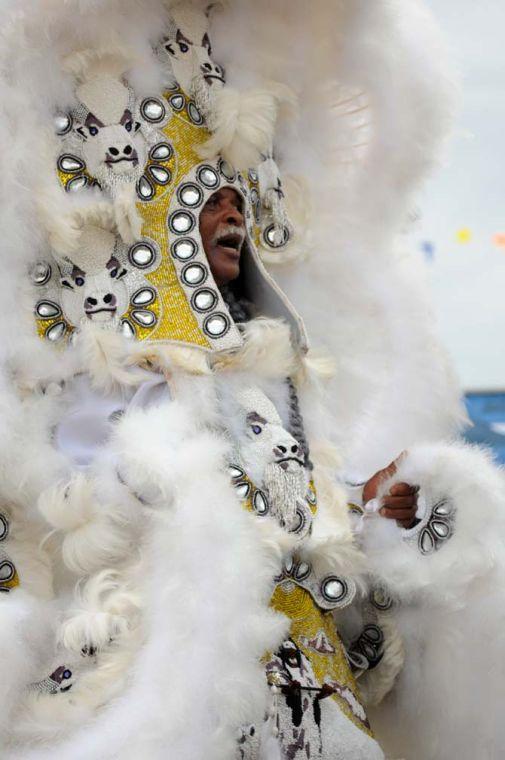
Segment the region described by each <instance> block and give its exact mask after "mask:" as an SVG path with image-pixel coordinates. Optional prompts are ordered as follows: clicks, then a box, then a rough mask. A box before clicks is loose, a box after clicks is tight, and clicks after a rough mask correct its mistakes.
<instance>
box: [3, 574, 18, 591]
mask: <svg viewBox="0 0 505 760" xmlns="http://www.w3.org/2000/svg"><path fill="white" fill-rule="evenodd" d="M19 583H20V581H19V575H18V572H17V570H14V575H13V577H12V578H11V579H10V581H0V589H9V591H12V589H13V588H16V587H17V586H19Z"/></svg>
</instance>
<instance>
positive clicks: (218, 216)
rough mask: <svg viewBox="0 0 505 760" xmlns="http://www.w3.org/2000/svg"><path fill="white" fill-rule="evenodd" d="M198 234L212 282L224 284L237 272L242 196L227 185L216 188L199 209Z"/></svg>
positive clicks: (241, 239)
mask: <svg viewBox="0 0 505 760" xmlns="http://www.w3.org/2000/svg"><path fill="white" fill-rule="evenodd" d="M200 235H201V237H202V243H203V247H204V250H205V254H206V256H207V260H208V262H209V266H210V271H211V272H212V274H213V276H214V280H215V281H216V285H217V286H218V287H221V285H226V284H227V283H229V282H231V281H232V280H236V279H237V277H238V276H239V274H240V253H241V250H242V245H243V243H244V239H245V224H244V217H243V216H242V198H241V196H240V195H239V194H238V193H237V191H236V190H233V189H232V188H230V187H225V188H223V189H222V190H217V191H216V192H215V193H214V194H213V195H211V197H210V198H209V200H208V201H207V203H206V204H205V206H204V207H203V209H202V211H201V212H200Z"/></svg>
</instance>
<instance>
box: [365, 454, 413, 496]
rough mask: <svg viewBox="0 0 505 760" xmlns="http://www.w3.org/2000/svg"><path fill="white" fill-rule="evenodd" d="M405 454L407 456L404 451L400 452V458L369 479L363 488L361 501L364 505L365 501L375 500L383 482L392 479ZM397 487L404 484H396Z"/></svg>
mask: <svg viewBox="0 0 505 760" xmlns="http://www.w3.org/2000/svg"><path fill="white" fill-rule="evenodd" d="M406 454H407V452H406V451H402V453H401V454H400V456H399V457H397V458H396V459H395V460H394V462H391V464H389V465H388V466H387V467H385V468H384V469H383V470H379V472H376V473H375V475H373V476H372V477H371V478H370V480H369V481H368V482H367V483H365V486H364V488H363V500H364V502H365V503H366V502H367V501H370V499H375V497H376V496H377V491H378V489H379V486H380V484H381V483H383V482H384V481H385V480H388V479H389V478H392V477H393V475H395V473H396V470H397V469H398V464H399V463H400V462H401V460H402V459H403V458H404V457H405V456H406ZM398 485H404V484H400V483H398ZM393 487H394V486H393Z"/></svg>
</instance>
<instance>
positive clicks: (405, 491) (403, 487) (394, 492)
mask: <svg viewBox="0 0 505 760" xmlns="http://www.w3.org/2000/svg"><path fill="white" fill-rule="evenodd" d="M418 491H419V486H412V485H410V483H396V484H395V485H394V486H392V488H390V490H389V493H390V494H391V496H409V495H410V494H411V493H418Z"/></svg>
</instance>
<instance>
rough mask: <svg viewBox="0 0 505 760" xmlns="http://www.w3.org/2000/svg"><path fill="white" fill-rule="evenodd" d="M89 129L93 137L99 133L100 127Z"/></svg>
mask: <svg viewBox="0 0 505 760" xmlns="http://www.w3.org/2000/svg"><path fill="white" fill-rule="evenodd" d="M88 131H89V133H90V135H91V137H95V135H97V134H98V127H88Z"/></svg>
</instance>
